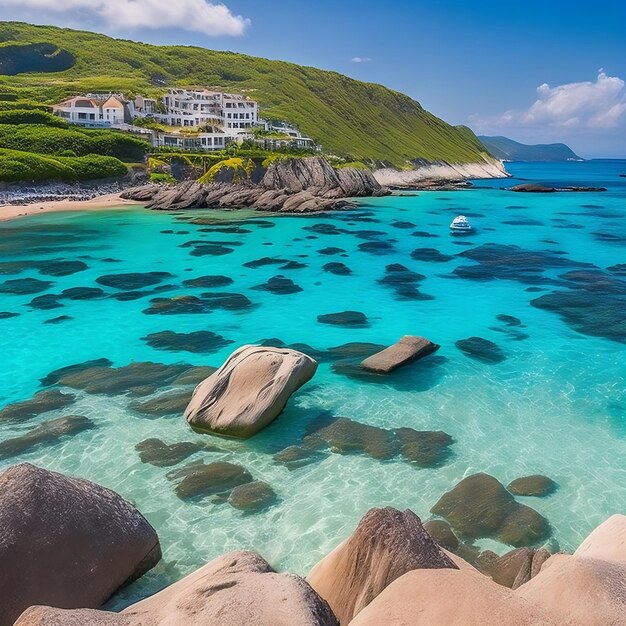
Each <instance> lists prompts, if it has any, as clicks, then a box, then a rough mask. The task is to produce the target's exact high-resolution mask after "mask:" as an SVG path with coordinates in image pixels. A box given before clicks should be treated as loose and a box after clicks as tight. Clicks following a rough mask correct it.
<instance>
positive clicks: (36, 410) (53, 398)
mask: <svg viewBox="0 0 626 626" xmlns="http://www.w3.org/2000/svg"><path fill="white" fill-rule="evenodd" d="M74 402H76V396H75V395H73V394H71V393H63V392H61V391H59V390H58V389H50V390H45V391H39V392H37V393H36V394H35V395H34V396H33V397H32V398H31V399H30V400H24V401H23V402H15V403H14V404H8V405H7V406H5V407H4V408H3V409H2V410H0V422H2V421H4V420H19V421H26V420H29V419H32V418H33V417H36V416H37V415H41V414H42V413H47V412H49V411H56V410H57V409H65V408H66V407H68V406H70V405H71V404H74Z"/></svg>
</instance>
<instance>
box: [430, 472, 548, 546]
mask: <svg viewBox="0 0 626 626" xmlns="http://www.w3.org/2000/svg"><path fill="white" fill-rule="evenodd" d="M431 511H432V512H433V513H434V514H435V515H439V516H441V517H443V518H444V519H446V520H447V521H448V522H449V523H450V524H451V525H452V527H453V528H454V530H455V531H456V532H457V533H459V534H460V535H461V536H462V537H463V538H466V539H480V538H484V537H488V538H492V539H497V540H498V541H501V542H502V543H506V544H510V545H512V546H515V547H522V546H528V545H532V544H535V543H537V542H539V541H543V540H545V539H547V538H548V537H549V536H550V534H551V529H550V525H549V524H548V520H546V519H545V518H544V517H543V516H542V515H540V514H539V513H537V511H535V510H534V509H531V508H530V507H528V506H526V505H523V504H519V502H517V501H516V500H515V498H514V497H513V496H512V495H511V494H510V493H509V492H508V491H507V490H506V489H505V488H504V486H503V485H501V484H500V483H499V482H498V481H497V480H496V479H495V478H493V476H489V475H488V474H474V475H472V476H468V477H467V478H464V479H463V480H462V481H461V482H460V483H459V484H458V485H456V487H454V488H453V489H452V490H451V491H448V492H447V493H445V494H444V495H443V496H442V497H441V498H440V499H439V501H438V502H437V503H436V504H435V505H434V506H433V508H432V509H431Z"/></svg>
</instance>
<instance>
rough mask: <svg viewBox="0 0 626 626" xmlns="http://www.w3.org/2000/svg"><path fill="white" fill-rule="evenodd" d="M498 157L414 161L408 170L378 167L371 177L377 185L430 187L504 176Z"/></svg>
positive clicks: (504, 171)
mask: <svg viewBox="0 0 626 626" xmlns="http://www.w3.org/2000/svg"><path fill="white" fill-rule="evenodd" d="M507 176H508V174H507V172H506V170H505V169H504V166H503V165H502V162H501V161H498V160H496V159H492V158H489V157H486V158H485V160H484V161H483V162H480V163H446V162H444V161H440V162H436V163H427V162H424V163H418V164H416V166H415V168H414V169H412V170H396V169H392V168H384V169H379V170H376V171H375V172H374V178H375V179H376V180H377V181H378V183H380V184H381V185H383V186H385V187H389V188H397V189H430V188H437V187H447V186H454V185H458V184H459V183H461V182H462V181H465V180H467V179H471V178H506V177H507Z"/></svg>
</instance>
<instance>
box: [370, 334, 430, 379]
mask: <svg viewBox="0 0 626 626" xmlns="http://www.w3.org/2000/svg"><path fill="white" fill-rule="evenodd" d="M438 349H439V346H438V345H437V344H436V343H433V342H432V341H429V340H428V339H425V338H424V337H414V336H412V335H405V336H404V337H402V339H400V341H398V342H396V343H394V344H393V345H392V346H389V347H388V348H385V349H384V350H381V351H380V352H377V353H376V354H373V355H372V356H370V357H368V358H367V359H365V360H363V361H361V367H362V368H363V369H365V370H367V371H369V372H375V373H377V374H389V373H390V372H392V371H393V370H395V369H396V368H398V367H400V366H401V365H405V364H406V363H410V362H411V361H415V360H417V359H421V358H423V357H425V356H428V355H429V354H432V353H433V352H435V351H436V350H438Z"/></svg>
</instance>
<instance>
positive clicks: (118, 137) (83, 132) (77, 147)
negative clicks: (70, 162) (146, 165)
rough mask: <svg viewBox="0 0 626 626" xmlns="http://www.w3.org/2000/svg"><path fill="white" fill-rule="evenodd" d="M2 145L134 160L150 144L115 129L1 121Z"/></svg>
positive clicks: (18, 148) (139, 156)
mask: <svg viewBox="0 0 626 626" xmlns="http://www.w3.org/2000/svg"><path fill="white" fill-rule="evenodd" d="M0 148H8V149H11V150H22V151H26V152H38V153H42V154H59V153H61V152H63V151H64V150H72V151H73V152H74V153H75V154H76V155H78V156H84V155H86V154H94V153H96V154H102V155H105V156H113V157H116V158H118V159H120V160H122V161H127V162H131V163H135V162H140V161H143V157H144V155H145V153H146V152H147V150H148V149H149V145H148V144H147V143H146V142H144V141H142V140H140V139H136V138H135V137H132V136H130V135H125V134H123V133H120V132H115V131H112V130H87V129H79V128H56V127H53V126H45V125H41V124H19V125H14V124H0Z"/></svg>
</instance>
